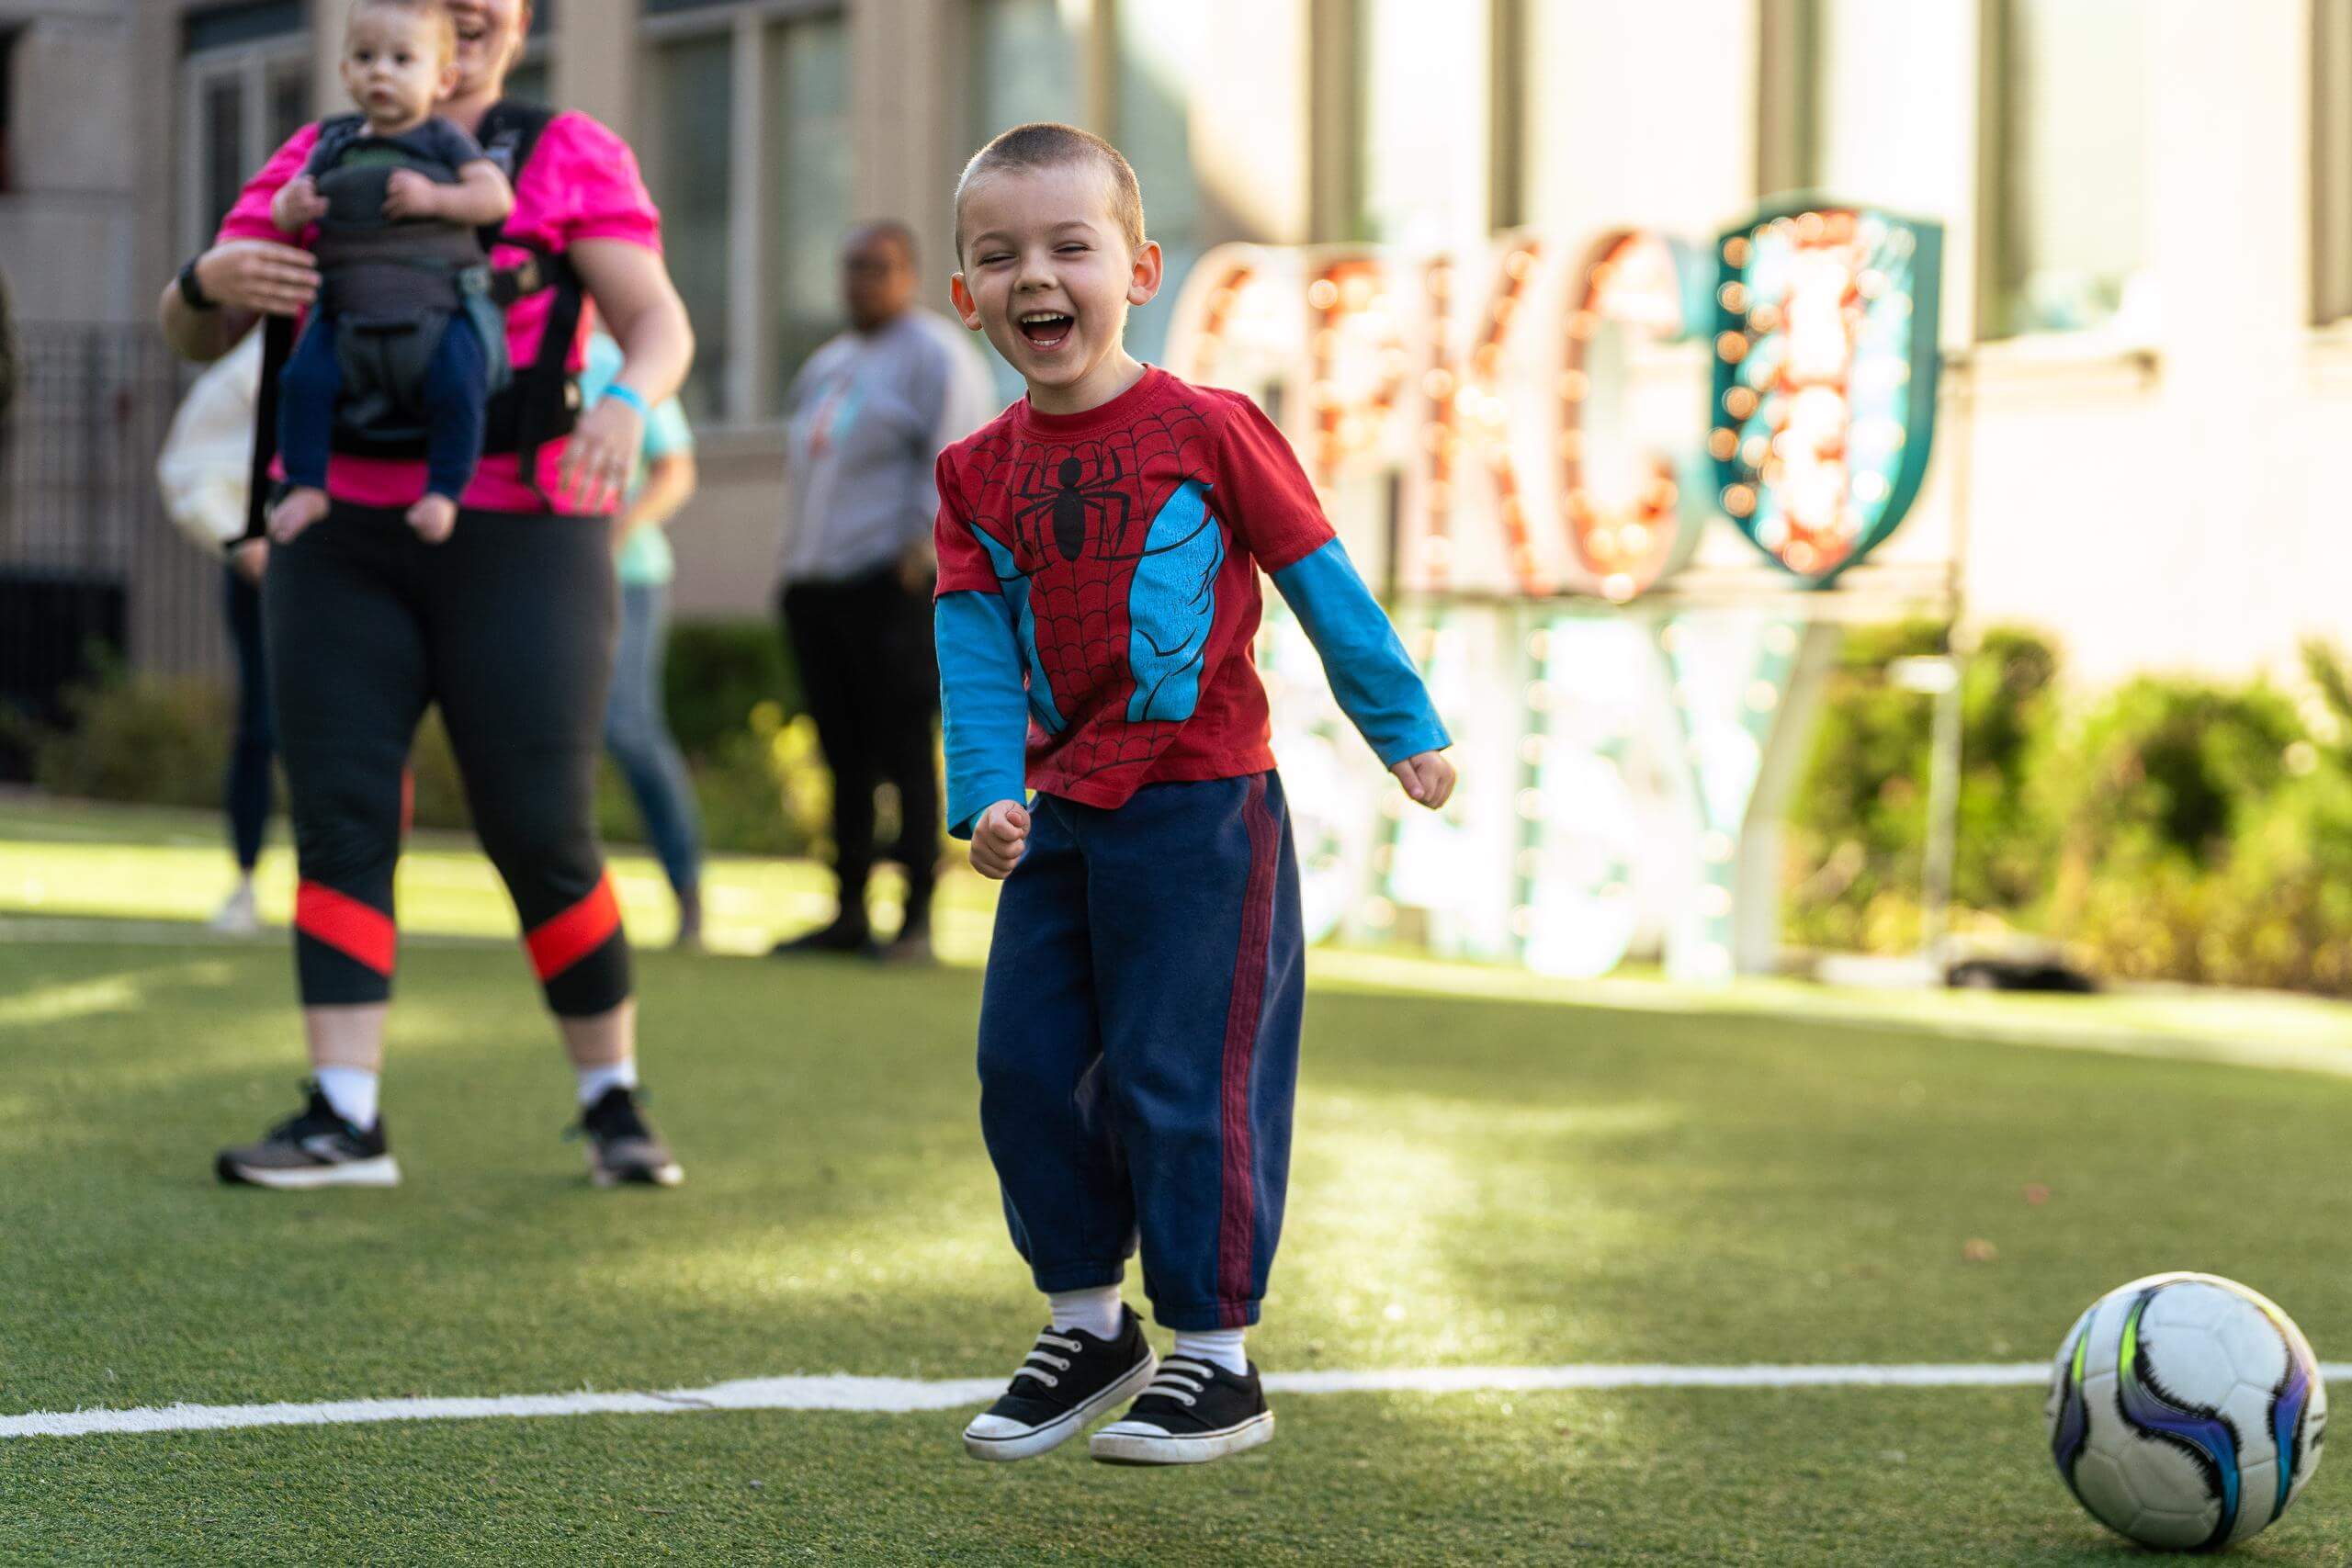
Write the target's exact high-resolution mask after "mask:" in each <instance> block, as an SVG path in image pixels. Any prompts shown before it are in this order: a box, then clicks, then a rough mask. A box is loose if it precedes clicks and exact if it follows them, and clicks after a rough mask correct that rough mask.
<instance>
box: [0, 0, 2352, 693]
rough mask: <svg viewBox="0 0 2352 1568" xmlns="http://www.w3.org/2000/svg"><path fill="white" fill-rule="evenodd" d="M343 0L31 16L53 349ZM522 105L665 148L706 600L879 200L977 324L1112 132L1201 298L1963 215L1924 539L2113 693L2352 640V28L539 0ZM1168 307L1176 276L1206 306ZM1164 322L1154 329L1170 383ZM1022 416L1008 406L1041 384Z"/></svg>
mask: <svg viewBox="0 0 2352 1568" xmlns="http://www.w3.org/2000/svg"><path fill="white" fill-rule="evenodd" d="M341 13H342V4H341V0H244V3H241V4H233V5H227V6H221V5H205V4H193V3H190V4H182V3H179V0H0V268H5V269H6V272H7V274H8V276H9V277H10V279H11V280H12V283H13V285H14V288H15V291H16V297H17V307H18V310H20V312H21V313H22V314H23V315H24V317H25V318H26V319H27V320H28V321H31V322H35V323H44V322H46V323H66V322H75V323H84V322H99V323H104V322H116V323H122V324H124V325H126V326H133V325H135V324H136V323H138V322H141V321H144V320H145V319H146V318H147V316H148V314H149V312H150V310H152V307H153V298H154V294H155V291H156V288H158V287H159V285H160V284H161V282H162V281H163V280H164V278H165V277H167V276H169V274H170V272H171V270H172V269H173V267H174V266H175V265H177V263H178V262H179V260H180V259H182V258H183V257H184V256H185V255H187V254H189V253H190V252H191V251H192V250H193V249H194V248H196V247H197V246H198V244H199V243H201V240H202V238H203V236H204V235H205V234H207V233H208V232H209V229H210V226H211V225H212V223H213V222H214V221H215V220H216V219H217V217H218V214H219V213H220V210H221V209H223V208H224V207H225V206H226V204H227V201H228V199H229V197H230V196H231V195H232V193H233V191H234V189H235V187H236V184H237V182H238V181H239V180H240V179H241V178H242V177H243V175H244V174H245V173H246V172H248V171H249V170H251V169H252V168H253V167H254V166H255V165H256V164H258V163H259V162H260V161H261V158H262V157H263V156H264V155H265V154H266V152H267V150H268V149H269V148H270V147H271V146H272V145H274V144H275V141H276V140H277V138H278V137H280V136H281V135H282V134H284V133H285V132H286V131H287V130H289V129H290V128H291V127H292V126H294V125H297V124H299V123H300V122H301V121H302V120H303V119H305V118H309V117H311V116H312V115H314V114H316V113H319V112H322V111H324V110H326V109H331V108H334V107H339V105H340V93H339V90H338V89H337V88H336V85H335V82H334V68H333V60H334V43H335V39H336V34H337V30H338V28H339V26H340V18H341ZM515 86H516V89H517V91H518V93H520V94H524V95H529V96H542V95H543V96H548V98H550V99H551V100H552V101H555V102H558V103H561V104H564V105H567V106H573V107H581V108H583V109H586V110H588V111H590V112H592V113H594V114H595V115H597V116H598V117H599V118H602V119H605V121H607V122H608V123H610V124H612V125H614V126H615V127H616V129H618V130H621V131H622V132H624V133H625V134H626V135H627V136H628V138H629V140H630V141H632V143H633V144H634V145H635V146H636V147H637V148H638V150H639V155H640V158H641V161H642V164H643V167H644V171H645V174H646V177H647V180H648V183H649V185H650V187H651V189H652V191H653V193H654V196H655V197H656V199H657V200H658V201H659V202H660V203H661V205H662V208H663V210H664V213H665V220H666V229H665V238H666V244H667V248H668V252H669V255H670V259H671V264H672V266H673V272H674V273H675V275H676V276H677V278H678V282H679V286H680V288H681V290H682V292H683V293H684V296H685V299H686V301H687V304H688V307H689V309H690V310H691V311H692V312H693V315H694V318H695V325H696V328H697V331H698V333H699V336H700V341H701V344H702V354H701V358H700V361H699V363H698V365H697V367H696V368H695V377H694V379H693V382H692V383H691V384H690V386H689V387H688V389H687V393H686V397H687V401H688V404H689V407H690V410H691V412H693V414H694V416H695V420H696V423H697V425H698V427H699V429H700V432H701V434H702V439H703V452H704V473H705V486H706V488H705V491H704V493H703V495H702V496H701V497H700V498H699V499H698V500H697V502H696V503H695V507H694V508H693V510H692V511H691V512H690V513H688V515H687V516H686V518H685V519H684V520H683V521H682V523H681V524H680V526H679V529H678V534H677V540H678V547H679V557H680V561H681V578H680V584H679V602H680V606H681V609H682V611H683V612H684V613H685V614H689V615H697V614H699V615H721V614H750V613H756V612H758V611H759V610H761V609H762V608H763V605H764V603H765V599H766V587H767V583H768V579H769V572H770V566H771V563H772V561H773V559H774V556H775V531H776V526H777V521H776V486H777V484H778V481H779V480H780V479H781V469H782V460H783V459H782V452H783V441H782V437H781V433H780V430H779V428H778V423H777V416H778V411H779V403H780V399H781V394H782V390H783V388H784V386H785V385H786V381H787V380H788V378H789V376H790V374H791V371H792V368H793V367H794V366H795V365H796V364H797V360H798V358H799V357H800V356H801V355H804V354H805V353H806V352H807V351H808V350H809V348H810V347H811V346H813V344H815V343H817V342H818V341H820V339H821V338H822V337H823V336H824V335H825V334H826V333H828V332H830V331H831V330H832V328H833V326H834V324H835V322H836V320H837V316H836V310H835V303H834V295H835V280H834V272H833V259H834V252H835V247H836V246H837V244H838V242H839V239H840V237H841V235H842V231H843V230H844V229H845V228H846V227H847V226H848V225H849V224H850V223H852V222H853V221H854V220H860V219H865V218H873V217H884V216H888V217H895V218H900V219H903V220H906V221H908V222H910V224H912V225H913V226H914V228H915V230H916V231H917V232H918V234H919V235H920V236H921V238H922V245H923V265H924V267H925V269H926V271H927V272H928V273H929V274H931V275H932V276H934V277H935V278H936V279H937V280H938V285H939V287H938V288H937V289H936V290H934V291H933V302H934V303H942V304H944V292H945V288H944V285H945V279H946V276H947V274H948V272H949V271H950V270H951V268H952V243H951V236H950V235H949V232H948V221H947V197H948V192H949V190H950V188H951V186H952V183H953V180H954V177H955V174H956V170H957V168H958V167H959V165H960V164H961V162H962V160H963V158H964V157H965V156H966V155H967V154H968V152H970V150H971V149H972V148H973V147H974V146H976V145H977V144H978V142H979V141H982V140H983V139H985V137H986V136H988V135H989V134H991V133H992V132H993V131H995V130H999V129H1001V128H1002V127H1004V126H1006V125H1009V124H1012V123H1015V122H1017V121H1019V120H1023V119H1028V118H1065V119H1071V120H1075V121H1078V122H1080V123H1082V124H1086V125H1088V126H1090V127H1092V128H1094V129H1096V130H1101V131H1103V133H1105V134H1106V135H1109V136H1110V137H1112V138H1113V139H1114V141H1117V142H1118V143H1119V144H1120V145H1121V146H1122V147H1123V148H1125V150H1126V152H1128V154H1129V156H1130V158H1131V159H1132V161H1133V162H1134V163H1135V164H1136V168H1137V170H1138V173H1139V174H1140V175H1141V176H1142V179H1143V183H1144V187H1145V193H1146V199H1147V206H1148V212H1149V216H1150V224H1151V228H1152V231H1153V232H1154V234H1155V237H1157V238H1158V239H1159V240H1160V242H1161V243H1163V245H1165V246H1166V247H1167V249H1168V251H1169V253H1170V261H1171V264H1172V269H1173V270H1174V271H1175V272H1176V273H1178V274H1179V275H1181V273H1182V269H1183V268H1184V267H1185V266H1186V265H1188V264H1189V262H1190V261H1191V260H1192V259H1193V257H1196V256H1198V255H1199V254H1202V253H1203V252H1204V251H1205V250H1207V249H1208V248H1209V247H1211V246H1214V245H1216V244H1218V243H1223V242H1227V241H1231V240H1251V241H1258V242H1263V243H1274V244H1294V243H1310V242H1320V241H1341V240H1350V241H1363V242H1374V243H1386V244H1393V245H1396V246H1399V247H1403V248H1406V249H1408V250H1429V249H1435V248H1440V247H1445V246H1451V245H1456V244H1460V243H1464V242H1475V241H1476V240H1478V239H1481V238H1483V237H1484V236H1487V235H1488V234H1490V233H1493V232H1496V231H1503V230H1510V229H1517V228H1521V227H1527V228H1532V230H1534V231H1538V232H1540V233H1543V234H1544V235H1546V236H1548V237H1550V238H1551V239H1553V240H1554V241H1555V243H1558V244H1560V245H1562V246H1567V247H1574V246H1577V245H1581V244H1584V243H1588V242H1589V238H1590V237H1591V236H1593V235H1595V234H1598V233H1600V232H1602V231H1609V230H1612V229H1618V228H1623V227H1628V226H1642V227H1649V228H1655V229H1658V230H1663V231H1671V232H1675V233H1679V234H1685V235H1688V236H1691V237H1692V238H1693V239H1698V240H1703V239H1705V238H1706V237H1708V236H1710V235H1712V234H1713V233H1714V232H1716V231H1718V230H1719V229H1721V228H1722V227H1723V226H1724V225H1725V224H1726V223H1728V222H1731V221H1733V220H1736V219H1738V218H1739V217H1740V216H1741V215H1742V214H1743V213H1744V212H1746V211H1748V210H1751V209H1754V208H1756V207H1757V206H1758V203H1759V202H1760V201H1761V200H1762V199H1763V198H1764V197H1767V196H1768V195H1770V194H1771V193H1775V192H1780V191H1785V190H1792V189H1800V188H1815V189H1820V190H1824V191H1826V192H1828V193H1830V194H1832V195H1835V196H1837V197H1842V198H1846V199H1849V200H1857V201H1862V202H1868V203H1872V204H1877V205H1882V206H1884V207H1887V208H1891V209H1896V210H1899V211H1905V212H1910V213H1914V214H1917V215H1921V216H1926V217H1930V218H1934V219H1936V220H1939V221H1941V222H1942V223H1943V224H1944V225H1945V226H1946V229H1947V231H1948V235H1949V241H1948V245H1947V250H1946V257H1947V261H1946V279H1945V288H1944V290H1943V303H1942V310H1941V321H1940V331H1941V337H1942V342H1943V344H1944V346H1945V350H1946V353H1947V355H1948V356H1949V365H1950V368H1949V370H1948V373H1947V388H1946V393H1945V416H1944V420H1943V429H1942V434H1940V435H1939V450H1938V453H1937V456H1936V457H1935V459H1934V463H1933V468H1932V473H1931V478H1930V479H1929V483H1928V491H1927V492H1926V493H1925V495H1924V496H1923V498H1922V501H1921V503H1920V508H1919V511H1918V513H1917V518H1916V519H1915V522H1914V524H1913V525H1912V526H1914V527H1918V528H1922V529H1931V530H1940V531H1941V533H1942V535H1943V536H1945V537H1948V538H1949V539H1950V540H1951V548H1952V549H1953V550H1954V551H1955V552H1956V553H1957V554H1958V556H1959V558H1960V559H1961V561H1962V567H1963V572H1962V581H1963V583H1964V588H1965V595H1966V597H1965V605H1966V610H1967V614H1968V615H1969V616H1970V617H1971V618H1972V619H1973V620H1976V621H1978V622H1980V623H1985V622H1993V621H2014V622H2024V623H2029V624H2032V625H2035V626H2041V627H2042V628H2045V629H2047V630H2050V631H2052V632H2054V633H2055V634H2056V635H2057V636H2058V637H2059V638H2060V639H2061V641H2062V642H2063V643H2064V645H2065V647H2066V649H2067V652H2068V655H2069V660H2070V668H2071V669H2072V671H2074V672H2075V675H2076V676H2077V677H2079V678H2084V679H2088V680H2093V681H2103V680H2107V679H2110V678H2113V677H2116V676H2119V675H2120V674H2123V673H2126V672H2128V671H2133V670H2139V669H2145V668H2197V669H2204V670H2209V671H2214V672H2217V673H2225V672H2242V671H2246V670H2249V669H2253V668H2258V667H2269V666H2275V665H2278V664H2279V663H2280V662H2281V661H2282V660H2285V659H2286V658H2287V657H2288V656H2290V654H2291V652H2292V649H2293V647H2294V644H2295V642H2296V641H2297V639H2298V638H2300V637H2303V636H2309V635H2320V636H2337V637H2341V636H2343V635H2344V633H2345V631H2346V627H2345V626H2344V625H2343V623H2344V620H2345V615H2344V614H2343V612H2342V611H2341V610H2340V608H2339V593H2338V591H2337V589H2336V585H2337V584H2338V583H2339V582H2342V581H2347V580H2352V533H2347V531H2346V530H2345V529H2344V528H2342V527H2341V526H2340V525H2339V523H2338V516H2339V513H2340V512H2341V510H2342V507H2341V503H2340V502H2339V500H2338V484H2337V482H2336V480H2335V476H2334V475H2333V472H2332V465H2331V464H2330V463H2329V462H2328V461H2327V460H2326V454H2327V453H2328V452H2330V451H2331V450H2333V449H2334V439H2333V438H2334V436H2335V430H2336V429H2337V428H2338V427H2339V426H2340V425H2341V424H2343V423H2346V421H2347V419H2352V0H2245V3H2244V4H2241V5H2238V6H2233V7H2231V14H2230V19H2229V25H2228V26H2227V27H2217V26H2215V25H2214V23H2213V17H2212V11H2211V7H2210V6H2202V5H2199V4H2198V3H2197V0H1904V3H1903V4H1901V5H1899V6H1898V5H1893V4H1888V3H1887V0H1647V3H1645V4H1644V5H1641V6H1629V5H1623V4H1620V3H1618V0H1194V3H1190V4H1186V5H1182V6H1170V5H1166V4H1150V3H1147V0H834V3H824V0H548V4H547V5H545V6H543V7H542V9H541V10H540V12H539V13H538V14H537V16H536V17H535V22H534V36H533V39H532V43H531V46H530V52H529V54H528V55H527V56H526V62H525V64H524V66H523V67H522V71H521V73H520V74H519V75H518V77H517V79H516V82H515ZM1174 292H1175V291H1174V288H1172V287H1171V288H1170V291H1169V298H1170V299H1172V296H1173V294H1174ZM1168 313H1169V306H1168V304H1167V302H1166V301H1165V300H1163V302H1161V303H1159V304H1155V305H1154V306H1153V307H1151V308H1150V309H1148V310H1145V311H1143V312H1140V313H1139V315H1138V319H1137V321H1136V328H1135V335H1136V343H1137V346H1138V348H1139V350H1140V351H1142V352H1143V353H1145V354H1146V355H1155V354H1157V353H1158V352H1159V349H1160V347H1161V345H1162V344H1163V343H1164V339H1165V334H1166V332H1167V328H1168ZM1008 391H1010V389H1009V388H1008Z"/></svg>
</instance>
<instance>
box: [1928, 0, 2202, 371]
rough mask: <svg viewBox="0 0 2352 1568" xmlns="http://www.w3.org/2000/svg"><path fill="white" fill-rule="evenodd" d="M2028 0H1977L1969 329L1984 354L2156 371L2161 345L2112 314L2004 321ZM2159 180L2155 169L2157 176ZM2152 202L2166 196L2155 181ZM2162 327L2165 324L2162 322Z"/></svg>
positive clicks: (2149, 257) (2014, 238) (2150, 261)
mask: <svg viewBox="0 0 2352 1568" xmlns="http://www.w3.org/2000/svg"><path fill="white" fill-rule="evenodd" d="M2026 3H2028V0H1977V6H1976V74H1977V90H1976V188H1975V196H1976V214H1975V218H1976V243H1975V262H1976V279H1975V284H1976V287H1975V297H1974V299H1973V300H1972V301H1971V303H1972V305H1973V323H1972V327H1971V332H1970V344H1971V346H1972V349H1973V351H1974V352H1975V353H1976V354H1978V355H1991V356H1993V357H1995V358H2018V359H2024V360H2029V361H2036V362H2052V363H2062V364H2063V363H2071V362H2076V361H2080V362H2086V363H2101V362H2108V361H2121V362H2125V363H2129V364H2133V365H2137V366H2139V367H2141V373H2142V374H2143V376H2145V375H2149V374H2152V373H2153V371H2154V367H2155V365H2156V363H2157V355H2158V344H2157V342H2155V341H2149V340H2143V339H2142V338H2139V337H2135V336H2131V335H2127V334H2124V333H2119V332H2117V331H2115V330H2114V329H2113V328H2112V326H2111V325H2110V324H2109V322H2108V321H2100V322H2096V323H2093V324H2091V325H2088V326H2081V327H2064V328H2056V327H2031V326H2029V327H2024V328H2021V329H2019V330H2017V331H2014V332H2010V331H2002V330H2000V329H2001V328H2002V326H2003V325H2004V310H2003V303H2004V302H2003V299H2002V279H2003V277H2004V276H2006V274H2005V271H2004V262H2005V258H2006V257H2007V255H2008V254H2009V252H2010V251H2011V249H2013V248H2014V247H2015V246H2016V245H2017V244H2018V235H2017V233H2016V231H2014V229H2013V228H2012V226H2011V224H2010V221H2009V220H2010V213H2011V207H2010V198H2011V197H2012V195H2013V194H2014V193H2013V191H2012V190H2011V188H2010V185H2009V170H2010V165H2011V164H2012V163H2013V161H2014V160H2013V158H2012V156H2011V146H2010V144H2011V141H2012V140H2013V139H2014V138H2015V137H2016V135H2017V117H2016V113H2015V104H2016V92H2015V88H2014V86H2013V84H2014V82H2015V80H2016V73H2015V72H2014V71H2012V70H2011V69H2010V65H2011V60H2012V51H2013V44H2014V38H2015V31H2016V24H2015V18H2014V15H2013V13H2014V12H2015V10H2016V9H2017V7H2018V6H2020V5H2022V4H2026ZM2152 179H2153V175H2152ZM2151 199H2152V202H2154V201H2157V200H2160V199H2161V198H2160V197H2158V196H2157V195H2155V194H2154V189H2153V186H2152V196H2151ZM2156 244H2157V242H2156V237H2155V235H2154V234H2153V233H2151V234H2150V235H2148V236H2147V254H2146V255H2145V256H2144V258H2143V267H2145V268H2147V269H2150V270H2153V269H2154V266H2155V265H2156ZM2158 332H2159V335H2160V334H2161V327H2159V329H2158Z"/></svg>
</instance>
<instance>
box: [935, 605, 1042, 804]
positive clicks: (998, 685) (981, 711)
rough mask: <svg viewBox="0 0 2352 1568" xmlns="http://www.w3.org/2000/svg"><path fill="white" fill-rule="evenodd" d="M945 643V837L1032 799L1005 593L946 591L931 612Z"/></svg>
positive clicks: (1017, 658)
mask: <svg viewBox="0 0 2352 1568" xmlns="http://www.w3.org/2000/svg"><path fill="white" fill-rule="evenodd" d="M932 624H933V636H934V637H936V638H937V639H938V643H939V712H940V719H941V727H942V728H943V729H944V731H945V732H946V750H947V831H948V832H949V833H950V834H951V835H952V836H954V837H956V838H958V839H968V838H970V837H971V836H972V823H973V821H974V820H975V819H976V818H978V816H979V814H980V813H981V812H983V811H986V810H987V809H988V808H989V807H991V806H994V805H995V804H996V803H997V802H998V801H1000V800H1024V801H1025V800H1026V799H1028V798H1029V795H1028V791H1027V790H1026V789H1025V788H1023V783H1022V779H1023V772H1022V770H1023V760H1024V756H1025V753H1026V750H1027V747H1028V740H1029V699H1028V695H1027V694H1026V692H1025V691H1024V690H1023V685H1022V672H1021V648H1020V645H1019V643H1018V642H1017V641H1016V640H1015V637H1014V633H1013V628H1012V605H1011V604H1006V603H1005V599H1004V595H1003V594H1001V593H990V592H957V593H943V594H941V595H940V596H939V602H938V604H935V605H933V608H932Z"/></svg>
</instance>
